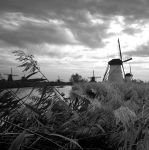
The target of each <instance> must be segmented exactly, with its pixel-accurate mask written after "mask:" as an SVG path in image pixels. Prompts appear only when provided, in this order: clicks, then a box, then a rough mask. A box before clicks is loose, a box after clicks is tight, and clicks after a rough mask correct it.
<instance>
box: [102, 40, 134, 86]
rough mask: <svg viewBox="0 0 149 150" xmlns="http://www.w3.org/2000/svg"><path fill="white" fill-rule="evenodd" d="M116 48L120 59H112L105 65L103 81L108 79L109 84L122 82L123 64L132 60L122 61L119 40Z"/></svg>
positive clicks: (123, 75)
mask: <svg viewBox="0 0 149 150" xmlns="http://www.w3.org/2000/svg"><path fill="white" fill-rule="evenodd" d="M118 47H119V56H120V58H118V59H112V60H110V61H109V62H108V65H107V68H106V71H105V74H104V77H103V81H105V80H106V79H108V81H111V82H119V83H121V82H123V77H125V70H124V66H123V63H124V62H127V61H130V60H132V58H129V59H126V60H123V58H122V52H121V47H120V41H119V39H118ZM122 72H123V74H122Z"/></svg>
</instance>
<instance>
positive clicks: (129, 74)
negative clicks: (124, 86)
mask: <svg viewBox="0 0 149 150" xmlns="http://www.w3.org/2000/svg"><path fill="white" fill-rule="evenodd" d="M132 76H133V75H132V74H131V73H126V74H125V77H132Z"/></svg>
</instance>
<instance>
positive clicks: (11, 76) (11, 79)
mask: <svg viewBox="0 0 149 150" xmlns="http://www.w3.org/2000/svg"><path fill="white" fill-rule="evenodd" d="M5 75H7V76H8V79H7V80H8V81H13V76H18V75H14V74H12V68H11V73H10V74H5Z"/></svg>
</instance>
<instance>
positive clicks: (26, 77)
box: [25, 72, 37, 79]
mask: <svg viewBox="0 0 149 150" xmlns="http://www.w3.org/2000/svg"><path fill="white" fill-rule="evenodd" d="M36 73H37V72H33V73H31V74H29V75H28V76H26V77H25V78H26V79H28V78H29V77H31V76H33V75H34V74H36Z"/></svg>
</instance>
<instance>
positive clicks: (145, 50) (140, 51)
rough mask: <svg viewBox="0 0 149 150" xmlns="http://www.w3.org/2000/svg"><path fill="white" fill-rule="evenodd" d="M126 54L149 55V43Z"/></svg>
mask: <svg viewBox="0 0 149 150" xmlns="http://www.w3.org/2000/svg"><path fill="white" fill-rule="evenodd" d="M124 54H125V55H127V56H132V57H133V56H134V57H149V43H147V44H145V45H141V46H139V47H137V49H136V50H135V51H128V52H125V53H124Z"/></svg>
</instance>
